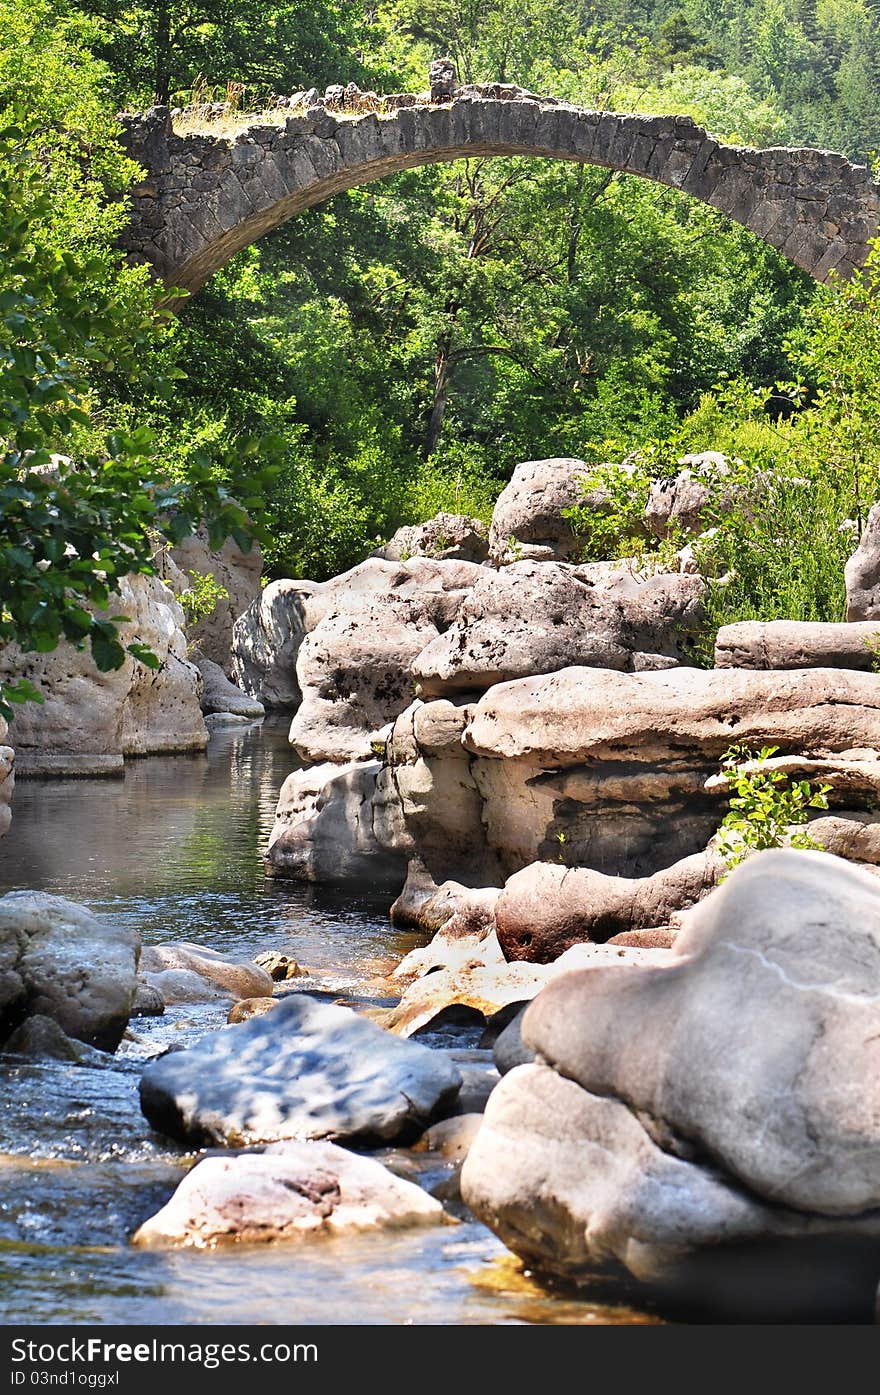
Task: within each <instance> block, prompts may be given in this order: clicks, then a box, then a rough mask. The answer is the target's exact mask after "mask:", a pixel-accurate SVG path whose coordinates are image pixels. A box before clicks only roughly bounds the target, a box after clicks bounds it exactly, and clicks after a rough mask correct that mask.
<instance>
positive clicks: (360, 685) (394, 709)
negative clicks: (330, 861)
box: [290, 557, 483, 763]
mask: <svg viewBox="0 0 880 1395" xmlns="http://www.w3.org/2000/svg"><path fill="white" fill-rule="evenodd" d="M481 575H483V571H482V569H481V568H480V567H477V566H475V565H473V564H472V563H469V562H452V561H450V562H438V561H433V560H428V559H427V558H418V557H416V558H412V559H411V560H410V561H408V562H405V563H394V562H382V561H380V560H379V559H376V558H371V559H369V560H368V561H366V562H364V563H362V564H361V566H360V567H355V568H354V570H353V571H352V572H348V573H346V574H345V575H344V576H342V577H336V578H334V580H333V581H332V582H327V583H326V584H325V585H324V586H322V587H321V588H320V590H319V591H318V592H317V593H316V594H315V595H314V596H313V597H312V598H311V600H310V601H309V602H308V604H307V606H306V623H307V627H308V628H309V631H310V632H309V634H308V635H307V637H306V639H305V640H304V642H303V644H302V645H301V647H300V651H299V657H298V658H297V677H298V681H299V684H300V688H301V689H302V694H303V700H302V704H301V706H300V708H299V710H298V711H297V713H296V715H295V716H294V719H293V721H292V723H291V727H290V741H291V744H292V745H293V746H294V748H295V749H296V751H297V752H298V754H299V755H300V756H301V757H302V758H303V760H307V761H326V760H332V761H337V762H340V763H344V762H347V761H350V760H368V759H369V758H370V756H371V755H375V754H376V753H377V751H376V747H377V742H378V743H379V744H381V742H382V737H383V728H385V727H386V726H387V725H388V724H389V723H390V722H393V721H394V719H395V717H397V716H398V715H399V713H401V712H402V711H403V710H404V708H405V707H407V706H408V705H409V704H410V702H411V701H412V698H413V680H412V676H411V674H410V664H411V663H412V660H413V659H414V658H415V657H416V655H417V654H418V653H419V652H420V651H421V650H422V649H424V647H425V645H426V644H428V642H429V641H430V640H432V639H435V638H436V636H437V634H438V633H439V632H440V631H441V630H442V629H443V628H445V627H446V626H447V625H449V624H451V622H452V620H453V619H454V618H455V615H456V614H457V612H458V609H459V606H460V604H461V601H462V599H463V597H464V595H465V594H466V592H467V590H468V589H469V587H470V586H471V585H473V582H474V580H475V579H476V577H477V576H481Z"/></svg>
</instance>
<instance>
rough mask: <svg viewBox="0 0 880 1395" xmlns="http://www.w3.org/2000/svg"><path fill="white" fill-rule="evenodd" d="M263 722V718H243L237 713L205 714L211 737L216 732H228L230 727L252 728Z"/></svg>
mask: <svg viewBox="0 0 880 1395" xmlns="http://www.w3.org/2000/svg"><path fill="white" fill-rule="evenodd" d="M262 720H263V719H262V717H241V716H239V714H238V713H237V712H206V713H205V726H206V727H207V728H208V734H209V735H210V736H213V734H214V732H215V731H228V729H229V728H230V727H251V726H253V725H254V723H255V722H261V721H262Z"/></svg>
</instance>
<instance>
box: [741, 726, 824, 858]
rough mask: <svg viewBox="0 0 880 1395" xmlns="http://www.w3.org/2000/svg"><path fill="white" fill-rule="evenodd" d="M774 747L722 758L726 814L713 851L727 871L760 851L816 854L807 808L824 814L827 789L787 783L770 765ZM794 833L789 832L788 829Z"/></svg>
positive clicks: (802, 782) (804, 782) (818, 845)
mask: <svg viewBox="0 0 880 1395" xmlns="http://www.w3.org/2000/svg"><path fill="white" fill-rule="evenodd" d="M778 749H779V748H778V747H777V746H762V747H761V750H760V751H757V752H755V751H751V750H750V749H749V748H748V747H747V746H742V745H739V746H731V747H730V748H729V750H727V751H726V752H725V753H724V755H723V757H722V759H721V773H722V775H723V776H724V779H725V780H726V781H727V784H728V787H729V789H730V792H731V793H730V811H729V813H728V814H727V815H726V816H725V818H724V820H723V821H722V824H721V828H720V829H719V832H718V839H717V847H718V851H719V852H720V854H721V856H722V857H723V858H724V861H725V862H726V863H727V866H728V868H730V869H731V870H732V869H733V868H734V867H736V866H738V865H739V863H740V862H742V861H743V860H744V859H745V858H746V857H748V855H749V853H752V852H760V851H762V850H763V849H765V848H781V847H789V848H813V849H820V850H821V846H822V845H821V843H817V842H816V841H815V839H813V838H811V837H810V835H809V834H808V833H807V832H806V831H803V832H800V831H797V829H798V825H802V824H805V823H806V822H807V820H808V819H809V816H810V810H811V809H827V808H828V795H829V793H830V791H831V786H830V785H819V786H818V787H817V788H815V787H814V786H813V785H812V784H811V783H810V781H809V780H789V779H788V776H787V775H786V774H785V772H784V771H782V770H778V769H773V768H771V767H770V766H769V762H770V760H771V758H772V757H773V756H775V755H776V752H777V751H778ZM793 828H794V829H795V830H796V831H794V832H793V831H792V829H793Z"/></svg>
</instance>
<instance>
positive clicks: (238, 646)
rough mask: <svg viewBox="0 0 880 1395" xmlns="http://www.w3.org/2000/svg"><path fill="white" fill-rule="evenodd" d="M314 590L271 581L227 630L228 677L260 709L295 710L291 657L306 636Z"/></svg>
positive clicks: (309, 585) (298, 694)
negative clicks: (229, 635)
mask: <svg viewBox="0 0 880 1395" xmlns="http://www.w3.org/2000/svg"><path fill="white" fill-rule="evenodd" d="M317 589H318V583H317V582H314V581H290V580H282V581H272V582H270V583H269V585H268V586H267V587H266V588H265V590H264V591H263V592H262V593H261V594H260V595H259V596H258V597H257V599H256V600H255V601H252V602H251V604H250V605H249V606H248V609H247V610H246V611H245V612H244V614H243V615H240V616H239V618H238V619H237V620H236V622H235V624H234V625H233V627H232V655H231V660H230V671H231V677H232V679H233V681H234V682H235V683H236V684H237V685H238V687H239V688H240V689H241V690H242V692H243V693H247V695H248V697H252V698H256V699H257V701H258V702H261V703H262V704H263V706H264V707H266V708H272V709H274V710H279V709H280V710H281V711H295V710H296V708H297V707H299V704H300V702H301V700H302V693H301V692H300V687H299V683H298V681H297V677H296V657H297V654H298V653H299V647H300V645H301V644H302V642H303V639H304V637H305V633H306V621H305V606H306V601H307V600H308V598H309V597H310V596H311V595H313V594H314V593H315V591H316V590H317Z"/></svg>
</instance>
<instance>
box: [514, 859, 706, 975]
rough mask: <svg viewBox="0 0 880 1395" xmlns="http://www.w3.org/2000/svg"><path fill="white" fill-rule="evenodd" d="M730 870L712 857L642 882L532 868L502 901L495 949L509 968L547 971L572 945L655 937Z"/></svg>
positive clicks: (548, 865) (579, 870)
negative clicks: (633, 935) (624, 935)
mask: <svg viewBox="0 0 880 1395" xmlns="http://www.w3.org/2000/svg"><path fill="white" fill-rule="evenodd" d="M726 870H727V869H726V866H725V863H724V861H723V860H722V858H721V857H720V856H719V854H718V853H714V852H705V853H696V854H695V855H694V856H693V857H686V858H682V860H681V861H679V862H675V863H673V864H672V866H671V867H664V868H662V869H661V870H660V871H659V872H655V873H654V874H653V876H650V877H638V878H630V877H609V876H606V875H605V874H604V873H603V872H596V871H594V870H593V868H591V867H564V866H562V865H561V864H560V863H553V862H535V863H532V864H531V866H529V867H524V868H523V870H522V871H521V872H515V873H514V875H513V876H512V877H511V878H510V879H509V880H508V881H507V882H506V884H505V886H504V890H503V891H502V892H501V895H500V896H499V898H498V901H497V904H496V906H495V927H496V931H497V935H498V943H499V944H500V946H501V950H502V952H503V954H504V956H505V958H507V959H509V960H510V959H514V960H515V959H528V960H531V961H532V962H536V963H540V964H549V963H552V961H553V960H554V959H558V958H559V955H560V954H563V953H564V952H565V950H567V949H570V948H571V946H572V945H575V944H581V943H583V942H584V941H590V940H592V941H594V942H596V943H599V944H602V943H604V942H605V941H607V940H609V939H610V938H611V936H612V935H614V936H619V935H620V933H621V932H622V931H631V930H650V931H651V934H652V936H656V933H657V931H656V927H657V926H661V925H664V924H666V923H668V920H669V917H670V916H671V915H672V913H673V912H674V911H680V910H683V909H685V908H686V907H688V906H693V905H695V904H696V903H697V902H698V901H700V900H702V899H703V897H704V896H707V895H708V893H709V892H710V891H711V890H712V888H713V887H714V886H716V885H717V883H718V882H719V881H720V880H721V878H722V876H723V875H724V873H725V871H726ZM655 944H656V941H655V940H654V939H652V940H651V941H649V945H655Z"/></svg>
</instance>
